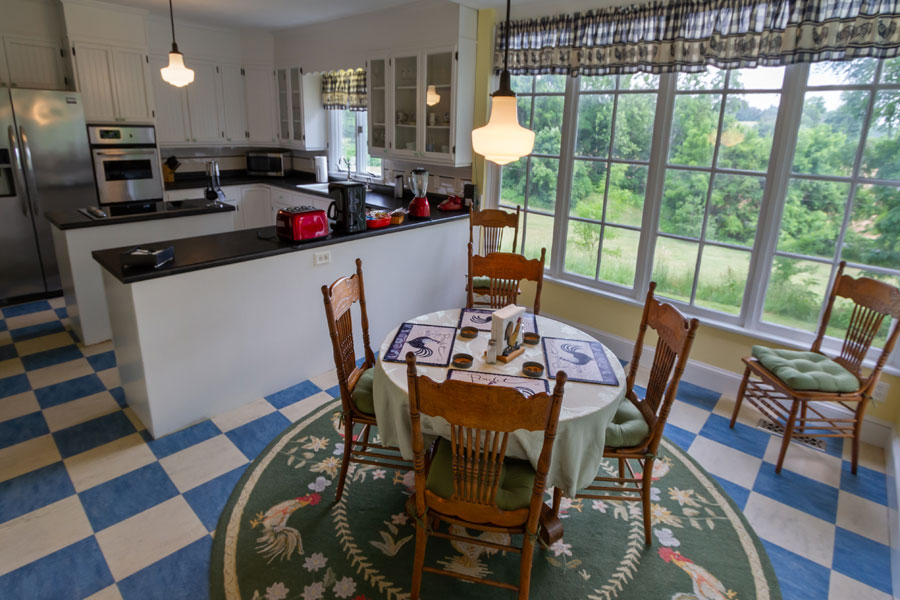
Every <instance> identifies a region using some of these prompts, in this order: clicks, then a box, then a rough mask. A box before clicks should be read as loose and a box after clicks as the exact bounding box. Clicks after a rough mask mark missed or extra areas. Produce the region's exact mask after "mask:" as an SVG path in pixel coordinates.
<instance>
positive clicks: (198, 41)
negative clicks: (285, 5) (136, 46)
mask: <svg viewBox="0 0 900 600" xmlns="http://www.w3.org/2000/svg"><path fill="white" fill-rule="evenodd" d="M146 27H147V41H148V49H149V51H150V54H168V53H169V50H170V49H171V47H172V29H171V25H170V23H169V19H168V17H166V16H163V15H150V16H148V17H147V18H146ZM175 39H176V40H177V41H178V49H179V50H180V51H181V52H182V53H184V55H185V56H187V57H188V58H191V57H193V58H201V59H206V60H213V61H216V62H219V63H231V64H239V65H250V64H254V65H259V64H262V65H271V64H272V61H273V58H274V48H275V42H274V39H273V37H272V34H271V33H269V32H267V31H260V30H236V29H226V28H222V27H211V26H206V25H200V24H197V23H190V22H184V21H181V22H179V21H177V20H176V21H175Z"/></svg>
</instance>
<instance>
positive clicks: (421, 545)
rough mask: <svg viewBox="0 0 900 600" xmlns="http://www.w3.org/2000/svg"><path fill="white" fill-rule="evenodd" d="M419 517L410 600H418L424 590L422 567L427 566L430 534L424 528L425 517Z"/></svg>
mask: <svg viewBox="0 0 900 600" xmlns="http://www.w3.org/2000/svg"><path fill="white" fill-rule="evenodd" d="M424 516H425V515H423V516H422V517H419V519H418V521H417V522H416V554H415V557H414V558H413V573H412V586H410V590H409V598H410V600H418V598H419V591H420V590H421V589H422V567H423V566H425V546H426V544H428V532H427V531H425V527H424V526H423V523H424V519H423V517H424Z"/></svg>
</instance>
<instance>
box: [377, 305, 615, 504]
mask: <svg viewBox="0 0 900 600" xmlns="http://www.w3.org/2000/svg"><path fill="white" fill-rule="evenodd" d="M459 313H460V310H459V309H452V310H443V311H438V312H434V313H430V314H427V315H422V316H420V317H416V318H415V319H411V320H410V321H409V322H411V323H428V324H430V325H452V326H456V325H457V323H458V321H459ZM537 326H538V333H540V335H541V336H549V337H562V338H572V339H582V340H593V339H594V338H592V337H591V336H589V335H587V334H586V333H584V332H583V331H581V330H579V329H577V328H575V327H571V326H569V325H566V324H565V323H560V322H559V321H554V320H553V319H548V318H546V317H541V316H538V317H537ZM398 329H399V325H398V326H397V328H396V329H394V330H393V331H391V332H390V333H388V335H387V337H385V338H384V341H383V342H382V344H381V349H380V352H379V355H378V356H379V358H378V363H377V364H376V365H375V393H374V396H375V398H374V400H375V416H376V418H377V419H378V430H379V433H380V435H381V439H382V441H383V443H385V444H387V445H390V446H397V447H399V448H400V453H401V454H402V455H403V457H404V458H405V459H407V460H412V440H411V432H410V420H409V396H408V394H407V380H406V363H405V362H402V363H397V362H385V361H383V360H382V357H383V356H384V355H385V352H387V350H388V347H389V346H390V344H391V342H392V341H393V340H394V336H395V335H396V334H397V330H398ZM489 337H490V332H487V331H480V332H479V333H478V337H476V338H475V339H472V340H464V339H462V338H460V337H459V336H457V337H456V345H455V346H454V348H453V353H454V354H455V353H457V352H465V353H467V354H471V355H472V356H473V357H475V363H474V364H473V365H472V368H471V370H472V371H484V372H496V373H505V374H508V375H521V374H522V373H521V371H522V363H523V362H525V361H530V360H533V361H537V362H539V363H541V364H546V361H545V359H544V352H543V349H542V345H541V344H538V345H537V346H524V348H525V353H524V354H523V355H522V356H520V357H518V358H516V359H514V360H513V361H512V362H510V363H508V364H505V363H500V362H498V363H496V364H493V365H491V364H487V363H485V362H484V358H483V356H484V350H485V348H486V347H487V340H488V338H489ZM604 350H605V351H606V355H607V356H608V357H609V362H610V364H611V365H612V368H613V370H614V372H615V374H616V377H617V378H618V380H619V385H617V386H610V385H598V384H592V383H574V382H568V383H566V387H565V394H564V396H563V405H562V410H561V412H560V417H559V427H558V428H557V432H556V441H555V444H554V447H553V461H552V464H551V467H550V472H549V474H548V479H547V486H548V487H550V486H554V487H559V488H561V489H562V490H563V492H564V493H566V494H569V495H571V494H574V493H575V491H576V490H578V489H581V488H584V487H585V486H587V485H589V484H590V482H591V481H592V480H593V479H594V477H595V476H596V475H597V471H598V469H599V467H600V462H601V460H602V458H603V446H604V442H605V437H606V427H607V426H608V425H609V423H610V422H611V421H612V418H613V416H614V415H615V413H616V410H617V408H618V406H619V403H620V402H621V401H622V398H624V396H625V372H624V371H623V369H622V366H621V364H620V363H619V360H618V359H617V358H616V356H615V355H614V354H613V353H612V352H611V351H610V350H609V349H608V348H606V347H604ZM449 368H452V367H433V366H422V365H419V366H418V370H419V374H420V375H427V376H428V377H430V378H432V379H434V380H435V381H444V380H445V379H446V378H447V370H448V369H449ZM544 376H545V378H546V377H547V374H546V373H545V374H544ZM550 389H551V391H552V389H553V381H550ZM422 428H423V430H424V431H425V432H426V433H431V434H435V435H442V436H444V437H448V438H449V436H450V430H449V426H448V425H447V423H446V422H445V421H443V419H429V418H427V417H424V416H423V419H422ZM542 444H543V432H525V431H518V432H515V433H514V434H513V435H512V436H510V441H509V446H508V449H507V455H508V456H514V457H518V458H524V459H527V460H529V461H530V462H531V464H532V465H533V466H535V467H536V466H537V461H538V458H539V456H540V452H541V445H542Z"/></svg>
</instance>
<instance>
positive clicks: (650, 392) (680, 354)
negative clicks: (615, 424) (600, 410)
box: [626, 281, 700, 453]
mask: <svg viewBox="0 0 900 600" xmlns="http://www.w3.org/2000/svg"><path fill="white" fill-rule="evenodd" d="M655 290H656V282H655V281H651V282H650V289H649V290H648V291H647V299H646V301H645V302H644V313H643V316H642V317H641V325H640V329H639V330H638V337H637V340H636V341H635V346H634V354H633V356H632V359H631V364H630V365H629V371H628V377H627V380H626V389H627V391H626V396H627V398H628V399H629V400H631V402H632V403H633V404H634V405H635V406H637V408H638V410H640V411H641V414H642V415H643V417H644V419H645V420H646V421H647V424H648V425H649V426H650V434H649V436H648V437H647V439H646V440H645V442H646V445H647V448H648V450H649V451H650V452H651V453H655V452H656V449H657V447H658V446H659V442H660V440H661V439H662V434H663V429H664V428H665V426H666V420H667V419H668V416H669V411H670V410H671V408H672V403H673V402H674V401H675V395H676V393H677V392H678V384H679V383H680V381H681V376H682V374H683V373H684V369H685V367H686V366H687V361H688V357H689V355H690V353H691V346H692V344H693V342H694V336H695V335H696V333H697V327H698V326H699V324H700V322H699V321H698V320H697V319H690V320H688V319H686V318H685V317H684V315H682V314H681V312H679V311H678V309H676V308H675V307H674V306H672V305H671V304H663V303H661V302H659V301H658V300H657V299H656V298H654V296H653V293H654V291H655ZM648 328H649V329H652V330H654V331H655V332H656V334H657V341H656V350H655V352H654V354H653V363H652V364H651V366H650V377H649V379H648V382H647V392H646V394H645V395H644V398H643V399H640V398H638V397H637V394H635V392H634V385H635V380H636V378H637V371H638V367H639V366H640V360H641V355H642V352H643V348H644V336H645V334H646V332H647V329H648Z"/></svg>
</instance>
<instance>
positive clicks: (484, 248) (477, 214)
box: [469, 206, 522, 256]
mask: <svg viewBox="0 0 900 600" xmlns="http://www.w3.org/2000/svg"><path fill="white" fill-rule="evenodd" d="M521 211H522V209H521V208H520V207H518V206H517V207H516V212H515V213H509V212H506V211H505V210H499V209H492V208H488V209H485V210H479V211H476V210H475V209H474V208H471V207H470V208H469V243H470V244H473V243H474V242H475V228H476V227H480V228H481V230H480V235H479V236H478V246H479V247H478V254H480V255H481V256H486V255H488V254H490V253H492V252H500V247H501V246H502V244H503V232H504V230H506V229H512V230H513V243H512V250H513V252H515V251H516V242H518V241H519V215H520V214H521Z"/></svg>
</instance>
